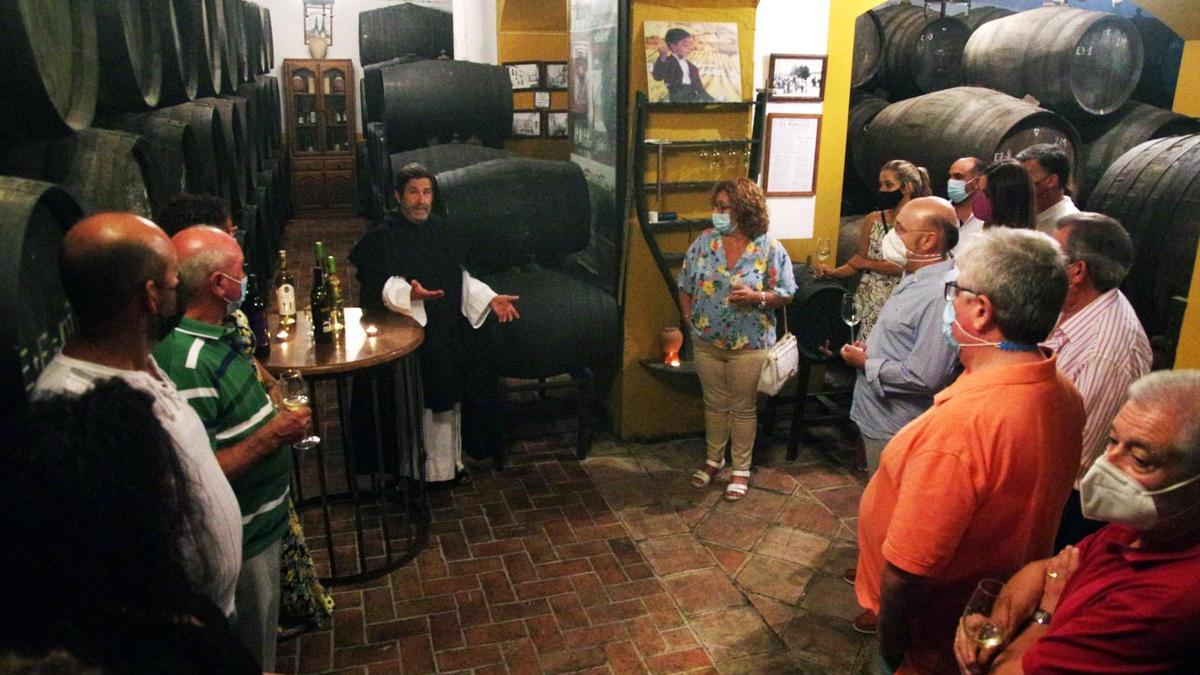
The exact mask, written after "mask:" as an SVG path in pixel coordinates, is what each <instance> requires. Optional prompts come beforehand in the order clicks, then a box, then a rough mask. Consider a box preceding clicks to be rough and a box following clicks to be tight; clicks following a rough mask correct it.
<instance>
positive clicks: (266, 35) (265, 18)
mask: <svg viewBox="0 0 1200 675" xmlns="http://www.w3.org/2000/svg"><path fill="white" fill-rule="evenodd" d="M261 11H262V19H261V21H262V33H263V53H264V54H265V55H266V57H267V69H266V70H265V71H264V72H268V73H269V72H271V71H272V70H275V34H274V33H272V32H271V30H272V29H271V10H269V9H267V8H266V7H263V8H261Z"/></svg>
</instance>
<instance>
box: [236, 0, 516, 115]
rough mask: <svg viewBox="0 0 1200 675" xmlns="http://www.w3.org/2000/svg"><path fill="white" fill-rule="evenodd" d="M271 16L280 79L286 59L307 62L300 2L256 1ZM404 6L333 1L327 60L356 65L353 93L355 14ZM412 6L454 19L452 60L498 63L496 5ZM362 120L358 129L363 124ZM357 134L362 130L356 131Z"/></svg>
mask: <svg viewBox="0 0 1200 675" xmlns="http://www.w3.org/2000/svg"><path fill="white" fill-rule="evenodd" d="M255 1H256V2H258V4H259V5H261V6H263V7H266V8H267V9H270V10H271V32H272V36H273V38H274V40H275V73H276V74H280V73H282V68H283V60H284V59H307V58H309V53H308V45H306V44H304V3H303V0H255ZM401 1H402V0H335V2H334V4H333V44H332V45H330V47H329V52H328V53H327V54H326V58H329V59H350V60H351V61H353V62H354V74H355V89H354V91H355V92H356V94H357V92H358V87H357V82H358V78H360V77H362V59H361V58H360V57H359V53H358V14H359V12H365V11H368V10H372V9H379V8H380V7H387V6H388V5H398V4H401ZM405 1H410V2H412V3H413V4H417V5H424V6H426V7H432V8H434V9H439V10H442V11H445V12H453V13H454V58H456V59H458V60H460V61H477V62H480V63H493V64H494V63H496V2H495V0H405ZM361 122H362V121H361V120H359V123H360V124H361ZM360 131H361V129H360Z"/></svg>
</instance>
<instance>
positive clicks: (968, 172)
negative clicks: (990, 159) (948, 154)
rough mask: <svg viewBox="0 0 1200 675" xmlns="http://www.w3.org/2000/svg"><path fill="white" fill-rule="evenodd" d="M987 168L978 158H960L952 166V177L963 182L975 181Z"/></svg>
mask: <svg viewBox="0 0 1200 675" xmlns="http://www.w3.org/2000/svg"><path fill="white" fill-rule="evenodd" d="M985 166H986V165H985V164H984V163H983V160H982V159H979V158H978V157H960V158H958V159H956V160H954V163H953V164H951V165H950V177H951V178H957V179H958V180H963V181H971V180H975V179H976V178H979V177H980V176H981V175H983V169H984V167H985Z"/></svg>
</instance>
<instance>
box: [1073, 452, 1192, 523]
mask: <svg viewBox="0 0 1200 675" xmlns="http://www.w3.org/2000/svg"><path fill="white" fill-rule="evenodd" d="M1197 480H1200V475H1196V476H1192V477H1191V478H1189V479H1187V480H1184V481H1180V482H1178V483H1176V484H1174V485H1169V486H1167V487H1165V488H1162V489H1161V490H1147V489H1146V488H1144V487H1142V486H1141V485H1140V484H1139V483H1138V482H1137V481H1135V480H1134V479H1132V478H1130V477H1129V476H1128V475H1127V474H1126V473H1125V472H1124V471H1121V470H1120V469H1118V468H1117V467H1116V466H1114V465H1113V463H1112V462H1110V461H1108V457H1106V456H1104V455H1101V456H1100V457H1098V458H1096V461H1095V462H1092V466H1091V468H1089V469H1088V470H1087V473H1086V474H1084V475H1083V480H1081V481H1079V493H1080V498H1081V500H1082V502H1083V517H1084V518H1090V519H1092V520H1102V521H1104V522H1106V523H1117V524H1119V525H1128V526H1129V527H1132V528H1133V529H1135V530H1139V531H1145V530H1149V529H1151V528H1152V527H1154V526H1155V525H1156V524H1158V523H1159V522H1161V521H1163V520H1170V519H1173V518H1176V517H1178V516H1179V515H1181V513H1185V512H1189V511H1192V510H1193V509H1194V507H1195V503H1194V500H1188V502H1190V504H1189V505H1188V506H1185V507H1184V508H1183V509H1182V510H1180V511H1177V512H1175V513H1172V512H1171V511H1172V509H1171V508H1170V507H1167V508H1160V507H1161V506H1165V505H1161V504H1160V503H1159V502H1158V501H1157V500H1155V497H1157V496H1159V495H1165V494H1167V493H1170V492H1173V491H1175V490H1178V489H1179V488H1181V487H1183V486H1185V485H1190V484H1192V483H1194V482H1196V481H1197Z"/></svg>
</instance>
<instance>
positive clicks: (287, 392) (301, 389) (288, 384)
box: [279, 370, 321, 450]
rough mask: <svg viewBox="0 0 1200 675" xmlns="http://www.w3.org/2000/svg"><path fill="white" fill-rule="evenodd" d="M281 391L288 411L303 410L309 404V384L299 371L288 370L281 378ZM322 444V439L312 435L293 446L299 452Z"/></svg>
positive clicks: (284, 405)
mask: <svg viewBox="0 0 1200 675" xmlns="http://www.w3.org/2000/svg"><path fill="white" fill-rule="evenodd" d="M279 391H280V392H281V393H282V394H283V407H285V408H287V409H288V410H296V409H297V408H303V407H305V406H307V405H308V404H309V398H308V383H307V382H305V381H304V378H303V377H302V376H301V375H300V371H298V370H288V371H285V372H284V373H283V374H282V375H280V376H279ZM320 442H321V437H320V436H318V435H316V434H312V435H311V436H305V437H304V438H301V439H300V440H298V441H296V442H295V443H293V444H292V447H294V448H296V449H297V450H308V449H310V448H315V447H316V446H317V444H318V443H320Z"/></svg>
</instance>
